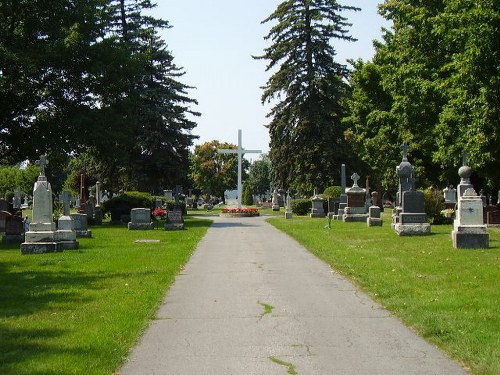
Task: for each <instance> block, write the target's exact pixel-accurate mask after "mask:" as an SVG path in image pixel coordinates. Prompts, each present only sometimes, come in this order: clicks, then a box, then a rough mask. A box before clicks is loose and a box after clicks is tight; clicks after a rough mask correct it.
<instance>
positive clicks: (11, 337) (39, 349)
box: [0, 324, 78, 374]
mask: <svg viewBox="0 0 500 375" xmlns="http://www.w3.org/2000/svg"><path fill="white" fill-rule="evenodd" d="M65 332H66V331H64V330H61V329H54V328H53V329H23V328H14V329H12V328H10V327H6V326H5V325H3V324H0V368H1V369H2V374H14V373H15V374H19V372H18V371H17V370H14V369H13V368H12V367H11V365H16V364H19V361H20V360H22V361H23V362H29V361H32V360H33V358H34V357H40V356H47V355H50V356H57V355H61V354H65V353H67V349H65V350H61V349H58V348H55V347H51V346H50V345H44V344H42V343H41V342H46V341H47V340H50V339H53V338H56V337H59V336H61V335H64V334H65ZM75 354H78V353H77V352H76V350H75ZM14 371H16V372H14ZM29 371H30V374H42V372H33V371H32V370H29Z"/></svg>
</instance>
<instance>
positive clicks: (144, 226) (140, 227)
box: [127, 222, 154, 230]
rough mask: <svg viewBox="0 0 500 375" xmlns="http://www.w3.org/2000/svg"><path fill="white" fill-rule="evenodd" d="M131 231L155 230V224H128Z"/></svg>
mask: <svg viewBox="0 0 500 375" xmlns="http://www.w3.org/2000/svg"><path fill="white" fill-rule="evenodd" d="M127 227H128V229H129V230H151V229H154V223H153V222H151V223H132V222H130V223H128V226H127Z"/></svg>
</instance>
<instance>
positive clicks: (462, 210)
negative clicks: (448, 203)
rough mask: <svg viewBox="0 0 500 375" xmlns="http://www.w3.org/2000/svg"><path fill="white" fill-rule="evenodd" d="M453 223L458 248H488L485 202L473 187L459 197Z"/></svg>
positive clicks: (454, 244)
mask: <svg viewBox="0 0 500 375" xmlns="http://www.w3.org/2000/svg"><path fill="white" fill-rule="evenodd" d="M456 215H457V216H456V219H455V221H454V223H453V232H452V233H451V236H452V239H453V247H455V248H457V249H487V248H488V247H489V234H488V232H487V231H486V225H484V224H483V202H482V200H481V198H480V197H479V196H478V195H477V194H476V192H475V191H474V189H473V188H468V189H467V190H466V191H465V192H464V194H463V195H462V196H461V197H459V199H458V204H457V212H456Z"/></svg>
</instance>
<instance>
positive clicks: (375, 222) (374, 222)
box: [366, 217, 382, 227]
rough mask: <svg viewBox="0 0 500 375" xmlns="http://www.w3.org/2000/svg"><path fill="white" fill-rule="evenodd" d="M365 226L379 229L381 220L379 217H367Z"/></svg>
mask: <svg viewBox="0 0 500 375" xmlns="http://www.w3.org/2000/svg"><path fill="white" fill-rule="evenodd" d="M366 225H367V226H369V227H381V226H382V219H381V218H379V217H369V218H368V219H366Z"/></svg>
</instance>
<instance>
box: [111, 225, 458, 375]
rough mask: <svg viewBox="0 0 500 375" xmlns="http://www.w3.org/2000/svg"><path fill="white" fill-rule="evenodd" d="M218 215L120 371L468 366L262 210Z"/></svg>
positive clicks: (245, 373) (453, 369) (421, 373)
mask: <svg viewBox="0 0 500 375" xmlns="http://www.w3.org/2000/svg"><path fill="white" fill-rule="evenodd" d="M214 220H215V222H214V224H213V225H212V227H211V228H210V229H209V230H208V233H207V235H206V236H205V237H204V238H203V240H202V241H201V242H200V243H199V245H198V248H197V250H196V252H195V254H193V256H192V258H191V260H190V261H189V263H188V264H187V266H186V268H185V270H184V271H183V272H182V273H181V274H180V275H179V276H178V277H177V279H176V282H175V284H174V285H173V286H172V288H171V289H170V291H169V293H168V295H167V296H166V298H165V301H164V302H163V305H162V306H161V308H160V310H159V311H158V315H157V319H156V320H154V321H153V322H152V323H151V326H150V327H149V328H148V329H147V331H146V332H145V334H144V335H143V337H142V339H141V341H140V343H139V344H138V346H137V347H136V348H135V349H134V350H133V351H132V353H131V354H130V359H129V361H128V362H127V363H126V365H125V366H124V367H123V368H122V369H121V372H120V374H122V375H128V374H130V375H140V374H158V375H159V374H165V375H198V374H203V375H209V374H210V375H212V374H213V375H223V374H234V375H251V374H255V375H257V374H258V375H263V374H265V375H268V374H276V375H286V374H298V375H312V374H321V375H323V374H335V375H343V374H346V375H347V374H348V375H354V374H367V375H368V374H369V375H376V374H380V375H390V374H394V375H396V374H397V375H401V374H405V375H409V374H415V375H426V374H433V375H437V374H442V375H451V374H466V372H465V371H464V370H463V369H462V368H461V367H460V366H459V365H457V364H456V363H454V362H453V361H451V360H449V359H447V357H446V356H445V355H443V354H442V353H441V352H440V351H439V350H437V349H436V348H435V347H433V346H431V345H429V344H428V343H426V342H425V341H424V340H423V339H421V338H419V337H418V336H417V335H415V334H414V333H413V332H412V331H411V330H410V329H408V328H406V327H404V326H403V325H402V324H401V322H400V321H399V320H398V319H396V318H394V317H392V316H391V315H390V314H389V313H388V312H387V311H386V310H384V309H383V308H382V307H381V306H379V305H378V304H376V303H374V302H373V301H372V300H371V299H370V298H369V297H367V296H366V295H365V294H363V293H361V292H360V291H359V290H357V289H356V287H354V286H353V285H352V284H351V283H350V282H348V281H346V280H345V279H343V278H342V277H341V276H340V275H338V274H337V273H336V272H333V271H332V270H331V269H330V267H329V266H328V265H326V264H324V263H323V262H322V261H320V260H318V259H317V258H316V257H314V256H313V255H311V254H310V253H309V252H308V251H307V250H306V249H304V248H303V247H302V246H300V245H299V244H298V243H297V242H295V241H294V240H292V239H291V238H289V237H288V236H286V235H285V234H283V233H281V232H279V231H278V230H276V229H274V228H273V227H272V226H271V225H269V224H267V223H265V221H264V218H263V217H258V218H219V217H214ZM294 371H295V372H294Z"/></svg>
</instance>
